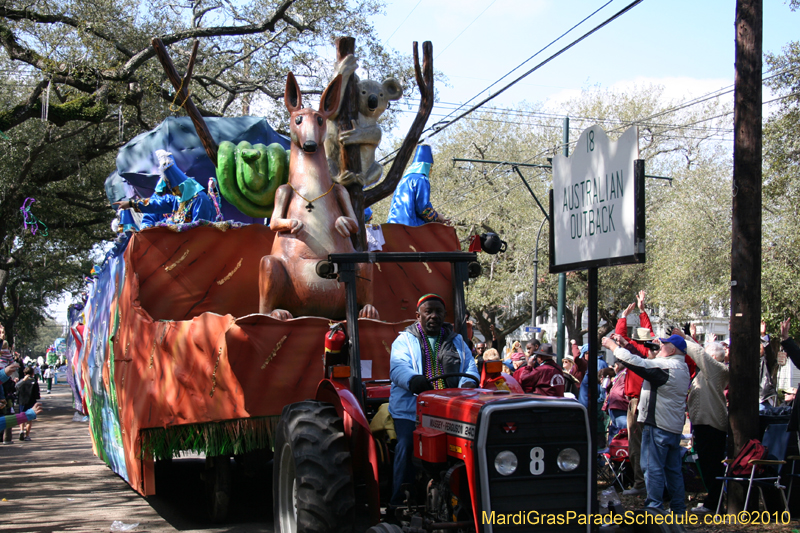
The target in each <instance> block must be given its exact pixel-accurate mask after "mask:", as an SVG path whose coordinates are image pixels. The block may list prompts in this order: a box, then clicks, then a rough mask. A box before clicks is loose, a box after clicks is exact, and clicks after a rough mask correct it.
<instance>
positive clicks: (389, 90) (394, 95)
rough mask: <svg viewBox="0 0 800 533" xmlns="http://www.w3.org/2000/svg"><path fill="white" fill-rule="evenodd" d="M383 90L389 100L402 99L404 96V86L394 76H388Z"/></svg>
mask: <svg viewBox="0 0 800 533" xmlns="http://www.w3.org/2000/svg"><path fill="white" fill-rule="evenodd" d="M383 91H384V94H386V99H387V100H400V98H401V97H402V96H403V86H402V85H400V82H399V81H397V80H396V79H394V78H387V79H385V80H384V81H383Z"/></svg>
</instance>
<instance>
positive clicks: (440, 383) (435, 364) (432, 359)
mask: <svg viewBox="0 0 800 533" xmlns="http://www.w3.org/2000/svg"><path fill="white" fill-rule="evenodd" d="M417 330H418V331H419V334H420V335H422V347H423V349H424V350H425V358H424V359H423V361H422V367H423V370H424V372H425V377H426V378H428V380H430V379H431V378H433V376H438V375H440V374H441V373H442V372H441V370H440V369H439V357H438V355H439V348H440V347H441V345H442V339H443V338H444V328H442V329H441V330H440V331H439V338H437V339H436V344H435V346H434V348H433V353H431V349H430V346H429V345H428V336H427V335H426V334H425V332H424V331H423V330H422V325H421V324H420V323H419V322H417ZM426 363H427V364H426ZM433 388H434V389H443V388H445V383H444V380H443V379H437V380H436V381H435V382H434V383H433Z"/></svg>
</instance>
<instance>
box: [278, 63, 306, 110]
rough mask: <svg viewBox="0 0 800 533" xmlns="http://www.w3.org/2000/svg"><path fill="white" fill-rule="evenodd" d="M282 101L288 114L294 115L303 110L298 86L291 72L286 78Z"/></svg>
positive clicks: (301, 96)
mask: <svg viewBox="0 0 800 533" xmlns="http://www.w3.org/2000/svg"><path fill="white" fill-rule="evenodd" d="M283 101H284V103H285V104H286V109H288V110H289V113H294V112H295V111H299V110H300V109H302V108H303V95H302V94H300V86H299V85H297V80H296V79H295V78H294V74H292V73H291V72H290V73H289V75H288V76H287V77H286V91H285V92H284V93H283Z"/></svg>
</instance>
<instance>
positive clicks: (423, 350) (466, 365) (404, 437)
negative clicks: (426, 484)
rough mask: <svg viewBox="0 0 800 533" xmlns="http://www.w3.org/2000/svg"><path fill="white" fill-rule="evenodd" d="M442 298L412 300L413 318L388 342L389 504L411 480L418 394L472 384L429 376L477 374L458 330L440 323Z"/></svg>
mask: <svg viewBox="0 0 800 533" xmlns="http://www.w3.org/2000/svg"><path fill="white" fill-rule="evenodd" d="M444 315H445V303H444V299H443V298H442V297H441V296H439V295H438V294H426V295H425V296H423V297H422V298H420V299H419V301H417V321H416V322H414V323H413V324H411V325H410V326H408V327H407V328H406V329H405V331H402V332H401V333H400V335H399V336H398V337H397V339H395V341H394V343H392V357H391V369H390V374H389V375H390V377H391V379H392V389H391V394H390V395H389V413H390V414H391V415H392V418H393V419H394V428H395V431H396V432H397V446H396V447H395V452H394V478H393V487H392V499H391V500H390V501H389V506H390V507H398V506H400V505H402V504H403V499H404V498H403V492H402V491H401V486H402V485H403V483H411V482H413V480H414V470H413V466H412V463H411V449H412V445H413V440H414V429H415V428H416V425H417V423H416V420H417V395H418V394H420V393H423V392H425V391H429V390H434V389H444V388H455V387H467V388H473V387H475V386H476V383H475V382H474V381H473V380H471V379H469V378H463V377H462V378H459V377H457V376H456V377H451V378H447V379H444V380H443V379H438V380H436V381H434V382H431V381H430V378H432V377H434V376H438V375H441V374H450V373H456V372H460V373H464V374H471V375H473V376H475V377H476V378H479V375H478V369H477V367H476V366H475V359H474V358H473V357H472V351H471V350H470V349H469V347H468V346H467V344H466V343H465V342H464V339H462V338H461V335H459V334H458V333H455V332H454V331H453V327H452V326H451V325H450V324H445V322H444Z"/></svg>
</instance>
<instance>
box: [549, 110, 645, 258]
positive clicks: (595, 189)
mask: <svg viewBox="0 0 800 533" xmlns="http://www.w3.org/2000/svg"><path fill="white" fill-rule="evenodd" d="M550 220H551V221H552V226H551V227H552V231H551V232H550V272H551V273H555V272H567V271H571V270H581V269H585V268H591V267H600V266H610V265H623V264H627V263H643V262H644V260H645V246H644V245H645V225H644V161H643V160H641V159H639V133H638V128H636V127H635V126H634V127H632V128H630V129H629V130H627V131H626V132H625V133H623V134H622V136H621V137H620V138H619V139H618V140H617V141H616V142H614V141H611V140H610V139H609V138H608V136H607V135H606V132H605V131H603V129H602V128H601V127H600V126H592V127H591V128H588V129H586V130H584V132H583V133H581V136H580V137H579V138H578V142H577V145H576V147H575V151H574V152H573V153H572V155H571V156H570V157H566V156H563V155H558V156H556V157H555V158H554V159H553V189H552V190H551V191H550Z"/></svg>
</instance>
